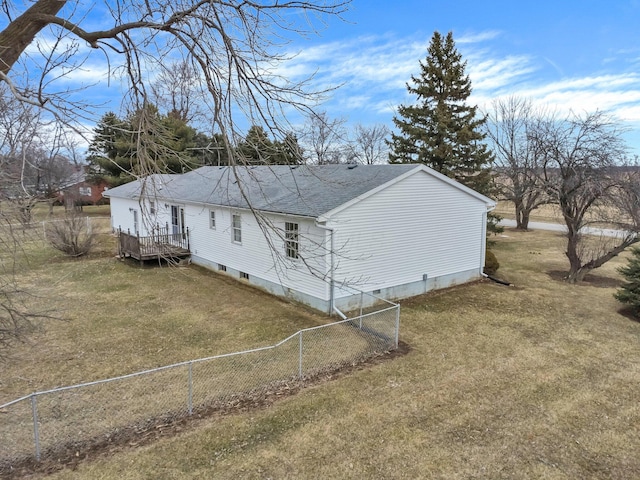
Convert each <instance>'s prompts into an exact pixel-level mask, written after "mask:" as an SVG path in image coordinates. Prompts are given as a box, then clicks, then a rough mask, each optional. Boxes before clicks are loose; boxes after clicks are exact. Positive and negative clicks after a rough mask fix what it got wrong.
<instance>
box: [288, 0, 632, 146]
mask: <svg viewBox="0 0 640 480" xmlns="http://www.w3.org/2000/svg"><path fill="white" fill-rule="evenodd" d="M390 5H393V6H390ZM345 18H346V20H347V22H344V23H338V22H334V23H332V24H331V25H330V26H329V28H328V29H327V30H326V31H324V32H322V33H321V36H320V37H318V38H315V39H313V40H312V42H310V43H312V46H307V47H305V48H304V49H303V50H302V52H301V55H300V56H301V58H303V59H304V58H305V56H306V55H308V56H309V62H308V67H309V71H311V70H313V69H314V68H315V69H317V70H318V80H326V81H333V82H335V83H342V84H344V86H343V87H342V88H341V89H339V90H338V91H337V92H336V93H335V94H334V95H333V98H332V99H331V100H330V101H329V102H328V103H327V104H326V105H325V108H326V110H327V111H328V113H329V115H330V116H343V117H346V118H347V119H348V120H349V121H351V122H361V123H364V124H367V123H390V122H391V118H392V117H393V113H394V108H395V106H396V105H398V104H399V103H411V102H412V101H413V98H412V97H409V96H407V93H406V88H405V84H406V82H407V81H409V79H410V76H411V75H412V74H417V73H418V72H419V61H421V60H423V59H424V58H425V56H426V49H427V45H428V43H429V39H430V38H431V35H432V34H433V31H434V30H438V31H440V32H441V33H443V34H444V33H446V32H448V31H452V32H453V34H454V39H455V41H456V45H457V47H458V50H459V51H460V53H461V54H462V55H463V58H464V59H465V60H466V61H467V73H468V74H469V76H470V78H471V82H472V86H473V90H474V91H473V94H472V98H471V101H472V102H473V103H476V104H479V105H480V106H485V105H489V104H490V102H491V100H492V99H494V98H499V97H503V96H508V95H518V96H523V97H527V98H531V99H532V100H533V101H534V102H536V103H538V104H540V105H542V106H545V107H547V108H552V109H558V110H560V111H562V112H565V111H566V112H569V111H570V110H573V111H574V112H576V113H583V112H587V111H588V112H591V111H594V110H596V109H599V110H606V111H610V112H611V113H612V114H614V115H616V116H617V117H618V118H619V119H620V121H621V122H623V124H624V125H625V126H626V127H627V128H629V129H630V132H629V134H628V135H627V139H628V142H629V145H630V147H631V148H632V151H633V152H635V153H637V154H640V1H639V0H610V1H602V0H600V1H593V0H582V1H574V0H557V1H548V0H542V1H536V2H532V1H524V2H514V1H509V2H507V1H471V0H453V1H448V2H442V1H441V2H435V1H431V2H429V1H418V0H404V1H398V2H394V3H393V4H391V2H388V1H384V2H383V1H378V0H374V1H371V0H369V1H367V0H354V1H353V3H352V8H351V10H350V11H349V12H348V13H347V14H346V15H345Z"/></svg>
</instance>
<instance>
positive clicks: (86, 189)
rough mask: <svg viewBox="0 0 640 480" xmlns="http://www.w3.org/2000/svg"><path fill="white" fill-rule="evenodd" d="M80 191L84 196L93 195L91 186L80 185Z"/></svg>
mask: <svg viewBox="0 0 640 480" xmlns="http://www.w3.org/2000/svg"><path fill="white" fill-rule="evenodd" d="M79 193H80V195H82V196H83V197H90V196H91V187H80V188H79Z"/></svg>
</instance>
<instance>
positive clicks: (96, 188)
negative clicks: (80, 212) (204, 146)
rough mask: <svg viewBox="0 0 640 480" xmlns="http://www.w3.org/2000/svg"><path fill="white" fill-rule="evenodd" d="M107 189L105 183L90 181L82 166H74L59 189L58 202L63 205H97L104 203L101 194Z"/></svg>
mask: <svg viewBox="0 0 640 480" xmlns="http://www.w3.org/2000/svg"><path fill="white" fill-rule="evenodd" d="M108 188H109V187H108V185H107V183H106V182H105V181H101V180H98V181H94V180H90V179H89V178H88V175H87V173H86V170H85V168H84V166H76V167H74V171H73V174H72V175H71V176H70V177H69V179H68V180H67V181H66V182H65V185H64V186H63V187H62V188H61V189H60V192H59V193H58V201H59V202H60V203H62V204H64V205H97V204H99V203H104V202H105V201H106V200H105V197H103V195H102V193H103V192H104V191H105V190H107V189H108Z"/></svg>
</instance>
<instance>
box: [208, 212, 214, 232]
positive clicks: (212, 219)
mask: <svg viewBox="0 0 640 480" xmlns="http://www.w3.org/2000/svg"><path fill="white" fill-rule="evenodd" d="M209 228H210V229H211V230H215V229H216V212H215V210H209Z"/></svg>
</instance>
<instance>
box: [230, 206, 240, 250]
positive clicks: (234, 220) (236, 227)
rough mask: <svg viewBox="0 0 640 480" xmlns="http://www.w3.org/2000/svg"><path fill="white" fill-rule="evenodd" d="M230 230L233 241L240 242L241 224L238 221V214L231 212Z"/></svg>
mask: <svg viewBox="0 0 640 480" xmlns="http://www.w3.org/2000/svg"><path fill="white" fill-rule="evenodd" d="M231 230H232V235H233V236H232V237H231V238H232V239H233V241H234V243H242V224H241V222H240V215H239V214H235V213H234V214H233V215H231Z"/></svg>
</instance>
